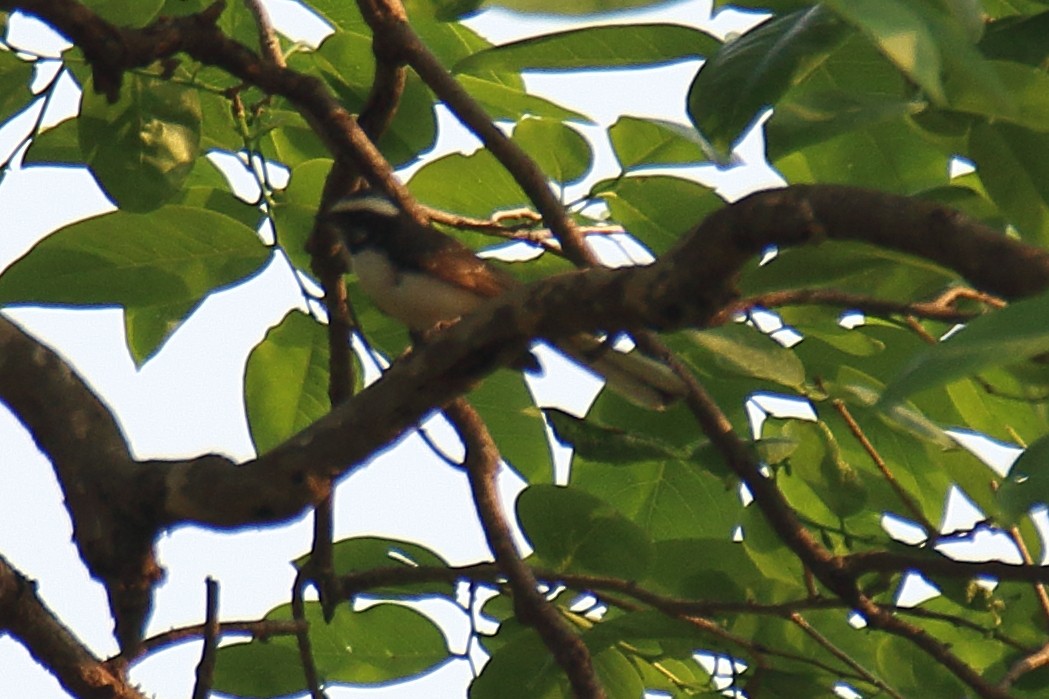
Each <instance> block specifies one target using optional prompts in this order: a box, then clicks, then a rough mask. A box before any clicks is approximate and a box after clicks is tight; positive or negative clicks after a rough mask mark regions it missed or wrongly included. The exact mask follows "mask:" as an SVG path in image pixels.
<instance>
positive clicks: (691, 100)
mask: <svg viewBox="0 0 1049 699" xmlns="http://www.w3.org/2000/svg"><path fill="white" fill-rule="evenodd" d="M850 32H851V30H850V29H849V28H848V26H847V25H845V24H844V23H843V22H841V21H840V20H839V19H838V18H836V17H835V16H834V15H833V14H832V13H831V12H829V11H828V10H826V9H824V8H823V7H822V6H816V7H810V8H808V9H805V10H799V11H797V12H794V13H792V14H789V15H785V16H783V17H778V18H775V19H771V20H769V21H766V22H765V23H763V24H761V25H759V26H758V27H757V28H756V29H753V30H751V31H749V32H747V33H746V34H743V35H742V36H740V37H739V38H737V39H734V40H733V41H730V42H728V43H726V44H725V45H724V46H723V47H722V48H721V50H720V51H718V53H717V54H715V55H714V56H713V57H712V58H710V59H709V60H708V61H707V62H706V64H704V66H703V67H702V68H701V69H700V71H699V74H698V75H697V76H696V79H695V80H693V81H692V86H691V87H690V88H689V94H688V114H689V118H691V119H692V123H693V124H695V126H696V128H697V129H699V131H700V133H702V134H703V135H704V136H706V137H707V138H709V139H710V142H711V143H712V144H713V146H714V148H715V149H717V151H718V152H720V153H722V157H723V158H727V155H726V154H727V153H728V151H729V150H731V145H732V143H733V142H734V141H735V140H736V139H737V138H738V137H739V136H740V134H741V133H742V132H743V130H744V129H746V128H747V126H749V125H750V123H751V122H752V121H753V120H754V119H755V118H756V117H757V116H758V113H759V112H760V111H761V110H763V109H764V108H766V107H769V106H774V105H775V104H776V102H777V101H778V100H779V98H780V96H782V95H783V94H784V93H785V92H786V91H787V89H788V88H789V87H790V86H791V85H792V84H794V83H795V82H797V81H798V80H800V79H801V78H802V77H803V76H804V75H805V73H807V72H808V71H811V70H813V69H815V68H816V67H818V66H819V65H820V63H821V62H822V61H824V60H826V58H827V56H828V55H830V54H831V53H832V52H833V51H834V49H835V48H836V47H837V46H838V45H839V44H840V43H841V42H842V41H843V40H844V39H846V38H847V37H848V35H849V33H850Z"/></svg>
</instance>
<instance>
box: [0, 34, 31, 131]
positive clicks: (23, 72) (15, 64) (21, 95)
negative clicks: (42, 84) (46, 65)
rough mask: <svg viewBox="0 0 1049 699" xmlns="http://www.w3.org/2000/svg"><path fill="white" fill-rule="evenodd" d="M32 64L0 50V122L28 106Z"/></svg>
mask: <svg viewBox="0 0 1049 699" xmlns="http://www.w3.org/2000/svg"><path fill="white" fill-rule="evenodd" d="M32 79H33V64H32V63H30V62H29V61H23V60H22V59H21V58H19V57H18V56H16V55H15V54H14V53H13V52H10V51H0V124H2V123H3V122H5V121H7V119H8V118H9V117H10V116H11V115H12V114H14V113H15V112H18V111H21V110H22V109H24V108H25V107H27V106H29V102H30V101H31V100H32V99H33V93H32V92H30V90H29V83H30V81H31V80H32Z"/></svg>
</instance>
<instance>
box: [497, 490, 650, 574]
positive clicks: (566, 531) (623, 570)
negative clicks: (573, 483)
mask: <svg viewBox="0 0 1049 699" xmlns="http://www.w3.org/2000/svg"><path fill="white" fill-rule="evenodd" d="M517 516H518V517H519V518H520V521H521V527H522V528H523V529H524V532H525V535H526V536H527V537H528V540H529V541H530V542H531V544H532V547H533V548H534V550H535V554H534V555H535V556H536V558H537V559H538V560H540V561H542V562H543V563H544V564H545V565H547V566H549V567H551V568H553V569H554V570H556V571H573V572H579V573H594V574H596V575H614V576H617V577H621V578H626V579H628V580H631V579H637V578H640V577H643V576H644V574H645V571H646V570H647V568H648V564H649V562H650V561H651V558H652V544H651V542H650V541H649V539H648V537H647V536H646V535H645V533H644V532H643V531H642V530H641V529H640V528H639V527H638V526H637V525H636V524H634V523H632V522H631V521H630V520H629V519H627V518H626V517H624V516H623V515H622V514H621V513H619V512H618V511H616V509H615V508H614V507H612V506H611V505H609V504H608V503H606V502H604V501H602V500H601V499H600V498H597V497H595V496H593V495H590V494H589V493H587V492H585V491H583V490H580V489H578V488H570V487H569V488H566V487H563V486H555V485H533V486H530V487H528V488H526V489H525V490H524V491H523V492H522V493H521V495H520V496H518V498H517Z"/></svg>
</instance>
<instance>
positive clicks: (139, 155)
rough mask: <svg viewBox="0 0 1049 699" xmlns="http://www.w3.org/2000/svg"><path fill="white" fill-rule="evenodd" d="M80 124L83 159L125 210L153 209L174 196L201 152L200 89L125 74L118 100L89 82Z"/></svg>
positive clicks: (83, 95) (81, 103)
mask: <svg viewBox="0 0 1049 699" xmlns="http://www.w3.org/2000/svg"><path fill="white" fill-rule="evenodd" d="M76 123H77V128H78V134H79V138H80V150H81V152H82V153H83V156H84V160H85V161H86V162H87V164H88V166H90V168H91V171H92V173H93V174H94V175H95V177H96V178H97V179H98V181H99V184H100V185H101V186H102V188H103V189H104V190H105V191H106V194H108V195H109V196H110V197H111V198H112V199H113V200H114V201H115V202H116V203H117V205H118V206H119V207H120V208H121V209H124V210H126V211H134V212H146V211H153V210H155V209H157V208H158V207H160V206H161V205H163V204H164V203H165V202H168V201H170V200H171V199H172V198H173V197H174V196H175V194H176V193H177V192H178V191H179V190H180V189H181V188H182V185H183V184H184V183H185V181H186V178H187V177H188V176H189V173H190V171H191V170H192V169H193V166H194V164H195V163H196V160H197V158H198V156H199V155H200V131H201V109H200V98H199V97H198V94H197V91H196V90H195V89H192V88H187V87H186V86H184V85H181V84H179V83H176V82H172V81H167V80H162V79H161V78H159V77H153V76H150V75H143V74H140V73H136V74H128V75H126V76H124V82H123V86H122V88H121V90H120V99H119V100H118V101H117V102H116V103H115V104H110V103H109V101H108V100H107V99H106V97H105V96H104V95H99V94H97V93H96V92H95V90H94V87H93V86H92V85H90V84H89V85H85V86H84V90H83V92H82V93H81V97H80V118H79V119H77V122H76Z"/></svg>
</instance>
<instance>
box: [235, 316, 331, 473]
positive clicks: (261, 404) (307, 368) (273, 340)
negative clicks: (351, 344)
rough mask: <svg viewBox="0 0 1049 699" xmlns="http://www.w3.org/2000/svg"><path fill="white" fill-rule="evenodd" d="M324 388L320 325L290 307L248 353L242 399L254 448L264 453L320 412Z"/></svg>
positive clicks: (325, 349)
mask: <svg viewBox="0 0 1049 699" xmlns="http://www.w3.org/2000/svg"><path fill="white" fill-rule="evenodd" d="M327 390H328V335H327V332H326V331H325V327H324V326H323V325H321V324H320V323H318V322H317V321H316V320H314V319H313V318H311V317H309V316H307V315H306V314H304V313H302V312H301V311H291V312H290V313H288V315H286V316H284V319H283V320H281V322H280V324H278V325H276V326H274V327H272V328H270V330H269V332H267V333H266V337H265V338H263V340H262V342H260V343H259V344H258V345H256V347H255V349H253V350H252V351H251V354H250V355H248V363H247V366H246V368H245V371H244V404H245V408H246V411H247V414H248V427H249V429H250V430H251V441H252V442H253V443H254V444H255V451H256V452H257V453H259V454H264V453H266V452H267V451H269V450H270V449H272V448H273V447H275V446H277V445H278V444H280V443H281V442H283V441H285V440H286V439H288V438H289V437H291V436H292V435H294V434H296V433H298V432H300V431H301V430H302V429H304V428H305V427H307V426H309V425H311V424H313V423H314V422H316V421H317V420H318V419H319V418H321V417H323V416H324V415H325V414H326V413H327V412H328V410H329V409H330V403H329V401H328V393H327Z"/></svg>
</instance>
